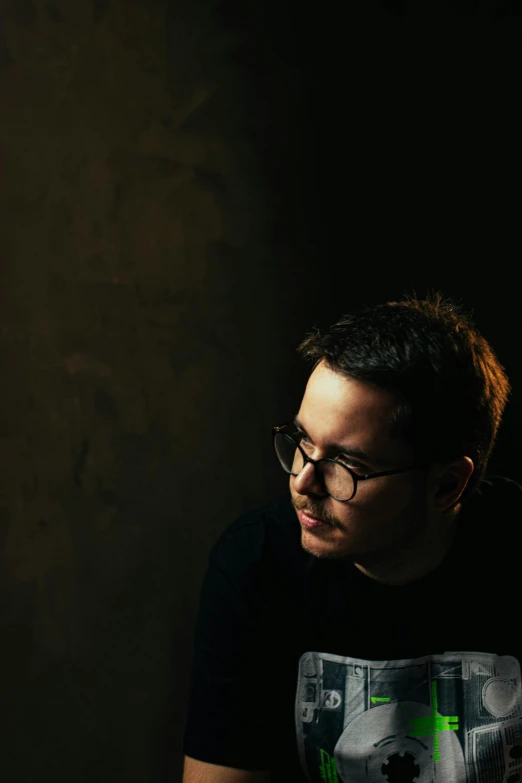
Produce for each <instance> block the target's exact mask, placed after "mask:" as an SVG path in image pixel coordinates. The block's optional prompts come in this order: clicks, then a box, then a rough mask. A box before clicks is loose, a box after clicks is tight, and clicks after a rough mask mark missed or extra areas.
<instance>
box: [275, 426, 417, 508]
mask: <svg viewBox="0 0 522 783" xmlns="http://www.w3.org/2000/svg"><path fill="white" fill-rule="evenodd" d="M291 424H292V422H288V423H287V424H282V425H281V426H280V427H272V439H273V444H274V451H275V453H276V457H277V460H278V462H279V464H280V465H281V467H282V468H283V470H284V471H285V473H286V474H287V476H295V477H297V476H298V475H299V473H302V472H303V470H304V469H305V467H306V464H307V462H311V463H312V465H313V466H314V471H315V466H316V465H317V464H318V463H319V462H335V464H336V465H340V466H341V467H342V468H344V469H345V470H347V471H348V473H349V474H350V476H351V477H352V480H353V494H352V496H351V497H349V498H347V499H346V500H341V499H340V498H337V497H335V495H332V493H331V492H328V490H327V488H326V482H325V480H324V476H322V475H321V474H320V473H316V474H315V475H316V476H317V477H318V478H319V480H320V481H321V484H322V485H323V489H324V491H325V492H326V494H327V495H328V496H329V497H331V498H333V499H334V500H337V501H338V502H339V503H349V502H350V500H353V499H354V497H355V495H356V493H357V486H358V483H359V481H366V480H367V479H372V478H381V477H382V476H395V475H397V474H398V473H407V472H408V470H419V469H423V468H426V467H427V464H426V463H425V462H424V463H414V464H413V465H409V466H408V467H407V468H395V469H394V470H383V471H379V472H378V473H367V474H366V475H365V476H358V475H357V473H354V471H353V470H352V468H349V467H348V466H347V465H343V463H342V462H339V460H337V459H332V458H331V457H321V459H312V458H311V457H309V456H308V454H306V453H305V451H303V448H302V447H301V445H300V444H299V443H298V442H297V441H296V440H295V438H293V437H292V435H289V434H288V433H287V432H281V430H283V429H284V428H285V427H289V426H290V425H291ZM279 433H280V434H281V435H283V436H284V437H285V438H289V439H290V440H291V441H292V443H295V446H296V448H298V449H299V451H300V452H301V454H302V456H303V459H304V464H303V467H302V468H301V470H300V471H299V473H292V471H291V470H286V468H285V467H284V466H283V464H282V463H281V460H280V458H279V454H278V453H277V449H276V446H275V438H276V435H278V434H279Z"/></svg>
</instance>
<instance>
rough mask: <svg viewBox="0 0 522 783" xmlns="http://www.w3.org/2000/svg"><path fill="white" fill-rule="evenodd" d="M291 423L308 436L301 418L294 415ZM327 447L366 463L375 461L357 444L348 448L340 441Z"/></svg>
mask: <svg viewBox="0 0 522 783" xmlns="http://www.w3.org/2000/svg"><path fill="white" fill-rule="evenodd" d="M292 423H293V425H294V426H295V427H297V428H298V429H300V430H301V431H302V432H304V434H305V435H306V436H307V437H310V436H309V435H308V432H307V431H306V430H305V428H304V427H303V424H302V422H301V420H300V419H299V418H298V416H294V418H293V419H292ZM329 447H330V448H331V449H335V450H336V451H338V452H339V454H346V456H347V457H355V458H356V459H358V460H360V461H361V462H364V463H366V464H368V465H370V464H372V463H375V462H376V460H375V459H372V457H371V456H370V455H369V454H367V453H366V452H365V451H363V450H362V449H359V448H357V446H354V447H352V448H348V447H347V446H343V445H342V443H330V444H329Z"/></svg>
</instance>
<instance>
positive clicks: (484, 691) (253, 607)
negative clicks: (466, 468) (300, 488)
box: [183, 478, 522, 783]
mask: <svg viewBox="0 0 522 783" xmlns="http://www.w3.org/2000/svg"><path fill="white" fill-rule="evenodd" d="M521 500H522V492H521V488H520V487H519V486H518V484H516V483H515V482H513V481H511V480H509V479H503V478H495V479H489V480H488V481H487V482H483V483H482V485H481V489H480V492H479V493H477V494H476V495H475V496H473V497H472V498H471V499H470V500H469V501H468V503H467V505H465V506H464V508H463V510H462V512H461V515H460V517H459V520H458V531H457V534H456V537H455V539H454V542H453V545H452V548H451V550H450V552H449V554H448V555H447V557H446V558H445V560H444V561H443V563H442V564H441V565H440V566H439V567H438V568H437V569H436V570H435V571H433V572H432V573H431V574H429V575H428V576H427V577H424V578H423V579H420V580H417V581H415V582H413V583H410V584H408V585H403V586H386V585H382V584H379V583H378V582H376V581H375V580H372V579H370V578H369V577H367V576H365V575H364V574H362V573H361V572H360V571H359V570H358V569H357V568H356V567H355V566H353V564H351V563H349V562H347V561H336V560H320V559H318V558H316V557H314V556H313V555H310V554H308V553H307V552H305V551H304V550H303V549H302V547H301V528H300V525H299V522H298V520H297V516H296V513H295V511H294V509H293V507H292V505H291V502H290V493H289V492H286V493H285V494H284V495H282V496H280V497H279V498H277V499H276V500H275V501H273V502H271V503H269V504H267V505H265V506H263V507H261V508H258V509H254V510H250V511H247V512H245V513H243V514H242V515H241V516H240V517H239V518H238V519H236V521H235V522H233V523H232V524H231V525H229V527H228V528H226V529H225V530H224V531H223V532H222V533H221V535H220V536H219V538H218V539H217V541H216V543H215V544H214V546H213V548H212V550H211V552H210V555H209V562H208V567H207V570H206V573H205V577H204V580H203V584H202V588H201V594H200V604H199V613H198V618H197V623H196V632H195V637H194V659H193V665H192V672H191V690H190V699H189V709H188V715H187V722H186V728H185V736H184V744H183V752H184V753H185V754H186V755H188V756H191V757H193V758H196V759H199V760H201V761H207V762H210V763H213V764H220V765H224V766H230V767H237V768H240V769H250V770H255V769H271V770H273V772H272V780H273V781H274V783H282V782H283V781H284V782H285V783H304V782H305V781H313V783H315V781H332V782H333V783H335V781H343V783H359V781H360V783H363V782H364V783H384V781H388V783H394V782H395V783H410V781H411V783H432V781H444V783H497V781H498V783H515V782H516V781H522V697H521V676H520V661H522V629H521V627H520V620H521V616H522V615H521V611H520V609H521V603H522V595H521V576H520V575H521V564H520V556H519V550H518V541H519V535H518V534H519V528H520V512H521Z"/></svg>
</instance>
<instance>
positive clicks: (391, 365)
mask: <svg viewBox="0 0 522 783" xmlns="http://www.w3.org/2000/svg"><path fill="white" fill-rule="evenodd" d="M297 350H298V353H299V354H300V355H301V356H302V357H303V358H304V359H305V360H306V361H308V362H310V363H312V364H313V367H312V370H313V369H315V367H316V366H317V364H319V362H321V361H323V360H324V362H325V363H326V365H327V366H328V367H329V368H330V369H332V370H334V371H335V372H339V373H341V374H343V375H345V376H348V377H350V378H354V379H356V380H360V381H365V382H367V383H370V384H372V385H374V386H376V387H379V388H384V389H387V390H390V391H392V392H394V393H395V394H397V396H398V398H399V400H400V402H399V403H398V406H397V409H396V411H395V414H394V418H393V422H392V423H393V425H394V427H395V429H398V430H399V432H400V434H401V435H402V436H403V437H404V438H405V439H406V440H407V442H409V443H410V444H411V445H412V446H413V448H414V450H415V458H416V459H417V460H420V461H426V462H428V463H434V462H439V461H447V460H451V459H455V458H456V457H459V456H468V457H471V459H472V460H473V463H474V465H475V470H474V472H473V474H472V476H471V478H470V480H469V482H468V486H467V488H466V490H465V492H464V493H463V495H462V499H463V500H464V499H465V498H466V497H469V496H470V495H471V494H472V493H473V492H474V491H475V490H476V489H477V487H478V485H479V484H480V481H481V480H482V479H483V477H484V474H485V472H486V468H487V464H488V461H489V458H490V456H491V452H492V449H493V446H494V443H495V439H496V437H497V433H498V428H499V426H500V422H501V419H502V415H503V413H504V409H505V406H506V403H507V400H508V396H509V394H510V391H511V386H510V383H509V379H508V377H507V375H506V372H505V370H504V368H503V367H502V365H501V364H500V362H499V361H498V359H497V357H496V355H495V352H494V351H493V349H492V347H491V346H490V344H489V343H488V342H487V340H486V339H485V338H484V337H482V335H481V334H480V333H479V331H478V330H477V328H476V326H475V324H474V322H473V320H472V317H471V315H470V314H469V313H466V312H464V310H463V308H462V306H461V305H460V304H457V303H456V302H455V301H453V300H452V299H450V298H448V297H445V296H443V295H442V294H441V293H440V292H435V293H431V294H429V295H427V296H426V297H425V298H423V299H419V298H417V296H416V295H415V294H413V295H405V296H404V297H403V298H402V299H401V300H400V301H397V302H386V303H384V304H379V305H376V306H373V307H364V308H363V309H360V310H358V311H356V312H354V313H351V314H348V315H344V316H342V317H341V318H340V319H339V320H338V321H337V322H336V323H335V324H333V325H332V326H331V327H330V328H329V329H328V330H324V331H321V330H320V329H319V328H318V327H313V329H312V331H311V332H310V333H309V334H308V335H307V336H306V338H305V339H304V340H303V342H302V343H301V344H300V345H299V347H298V349H297Z"/></svg>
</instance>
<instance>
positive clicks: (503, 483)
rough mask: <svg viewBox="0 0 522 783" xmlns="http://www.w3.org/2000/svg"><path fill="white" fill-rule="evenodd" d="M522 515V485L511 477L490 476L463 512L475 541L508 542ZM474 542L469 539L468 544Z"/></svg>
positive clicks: (481, 484) (465, 522)
mask: <svg viewBox="0 0 522 783" xmlns="http://www.w3.org/2000/svg"><path fill="white" fill-rule="evenodd" d="M521 513H522V484H520V483H519V482H518V481H516V480H515V479H512V478H510V477H508V476H499V475H488V476H486V477H485V478H484V479H483V480H482V482H481V483H480V485H479V487H478V489H477V490H476V492H475V493H474V494H473V496H472V497H471V498H469V500H468V501H467V503H466V504H465V506H464V508H463V510H462V515H461V516H462V521H463V527H464V528H465V529H467V530H468V532H469V534H470V536H471V537H472V538H473V539H477V538H482V539H483V537H484V536H485V537H486V538H487V540H488V541H490V542H492V541H493V540H495V539H496V540H500V541H503V542H505V541H506V540H507V539H506V536H508V535H509V533H510V532H512V531H513V529H514V526H515V520H517V519H518V516H519V515H520V514H521ZM469 540H470V539H469V538H468V541H469Z"/></svg>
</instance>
